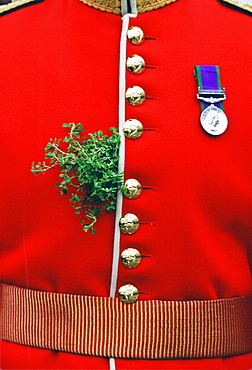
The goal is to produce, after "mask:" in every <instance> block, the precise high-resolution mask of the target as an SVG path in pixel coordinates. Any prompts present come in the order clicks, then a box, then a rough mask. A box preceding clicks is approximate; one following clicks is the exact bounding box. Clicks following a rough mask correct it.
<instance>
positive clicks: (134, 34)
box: [128, 26, 144, 45]
mask: <svg viewBox="0 0 252 370" xmlns="http://www.w3.org/2000/svg"><path fill="white" fill-rule="evenodd" d="M128 39H129V41H130V42H131V43H132V44H134V45H141V44H142V43H143V41H144V33H143V30H142V29H141V28H140V27H136V26H133V27H130V28H129V29H128Z"/></svg>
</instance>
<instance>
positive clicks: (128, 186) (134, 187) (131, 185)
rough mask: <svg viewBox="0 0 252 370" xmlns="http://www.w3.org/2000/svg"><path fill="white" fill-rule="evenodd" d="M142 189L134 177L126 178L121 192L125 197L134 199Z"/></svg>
mask: <svg viewBox="0 0 252 370" xmlns="http://www.w3.org/2000/svg"><path fill="white" fill-rule="evenodd" d="M141 191H142V186H141V184H140V182H139V181H137V180H136V179H128V180H126V181H125V183H124V187H123V194H124V196H125V197H126V198H129V199H135V198H137V197H139V195H140V194H141Z"/></svg>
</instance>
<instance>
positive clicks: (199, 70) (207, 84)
mask: <svg viewBox="0 0 252 370" xmlns="http://www.w3.org/2000/svg"><path fill="white" fill-rule="evenodd" d="M194 71H195V76H196V78H197V81H198V86H199V89H200V90H204V91H205V92H207V91H209V95H208V96H209V97H210V96H213V94H211V91H215V92H216V91H218V90H219V91H220V95H223V93H224V92H223V88H222V86H221V80H220V70H219V66H214V65H209V66H208V65H197V66H195V70H194ZM221 92H222V94H221ZM209 104H210V103H206V102H204V101H200V105H201V109H202V111H203V110H204V109H205V108H207V107H208V106H209ZM214 105H215V106H217V107H218V108H220V109H222V110H224V107H223V103H222V102H220V103H214Z"/></svg>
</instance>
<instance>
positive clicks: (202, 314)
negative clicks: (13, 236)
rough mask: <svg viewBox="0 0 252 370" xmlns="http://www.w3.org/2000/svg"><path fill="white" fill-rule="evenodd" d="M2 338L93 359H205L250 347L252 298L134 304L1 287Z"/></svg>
mask: <svg viewBox="0 0 252 370" xmlns="http://www.w3.org/2000/svg"><path fill="white" fill-rule="evenodd" d="M1 315H2V337H3V339H5V340H7V341H11V342H15V343H19V344H25V345H29V346H34V347H40V348H48V349H53V350H58V351H66V352H73V353H80V354H86V355H94V356H105V357H122V358H146V359H164V358H204V357H205V358H206V357H224V356H232V355H237V354H243V353H247V352H251V351H252V328H251V324H252V296H248V297H238V298H231V299H218V300H209V301H208V300H195V301H159V300H149V301H137V302H136V303H134V304H124V303H122V302H120V300H119V299H117V298H107V297H91V296H81V295H70V294H60V293H48V292H41V291H35V290H30V289H24V288H19V287H15V286H10V285H6V284H2V313H1Z"/></svg>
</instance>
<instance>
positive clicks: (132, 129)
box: [123, 119, 143, 139]
mask: <svg viewBox="0 0 252 370" xmlns="http://www.w3.org/2000/svg"><path fill="white" fill-rule="evenodd" d="M123 133H124V135H125V136H126V137H127V138H129V139H137V138H139V137H140V136H141V135H142V133H143V125H142V123H141V122H140V121H138V120H137V119H128V120H127V121H126V122H124V124H123Z"/></svg>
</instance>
